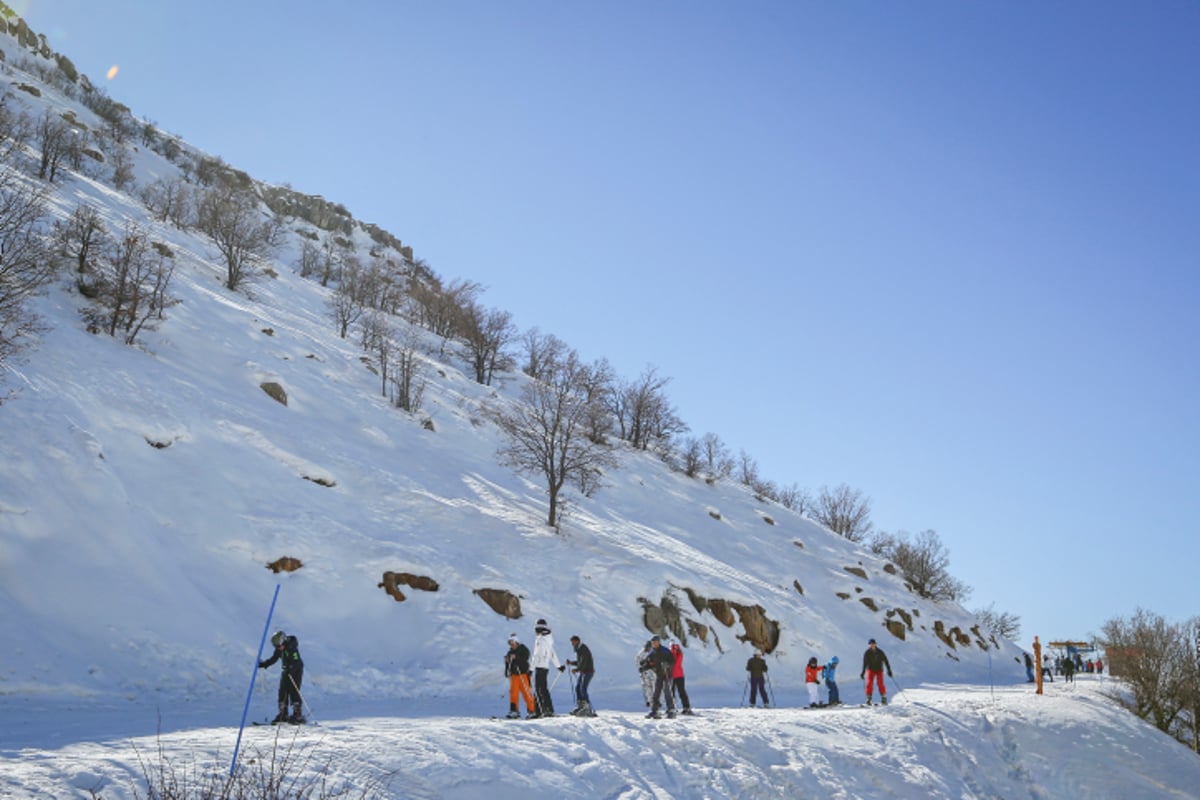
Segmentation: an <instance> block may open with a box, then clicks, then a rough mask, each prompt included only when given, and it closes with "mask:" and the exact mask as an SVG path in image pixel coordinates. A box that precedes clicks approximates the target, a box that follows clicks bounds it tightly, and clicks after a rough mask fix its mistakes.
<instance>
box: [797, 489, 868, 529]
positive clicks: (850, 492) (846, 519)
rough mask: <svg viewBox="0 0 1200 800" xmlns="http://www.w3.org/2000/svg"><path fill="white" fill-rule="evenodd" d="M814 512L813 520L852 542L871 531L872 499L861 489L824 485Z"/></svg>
mask: <svg viewBox="0 0 1200 800" xmlns="http://www.w3.org/2000/svg"><path fill="white" fill-rule="evenodd" d="M812 512H813V513H812V519H814V520H816V521H817V522H819V523H821V524H822V525H824V526H825V527H826V528H829V530H831V531H833V532H834V533H836V534H838V535H839V536H845V537H846V538H847V539H849V540H850V541H852V542H861V541H862V540H863V539H865V538H866V537H867V535H868V534H869V533H870V532H871V501H870V500H869V499H867V498H865V497H863V493H862V490H861V489H851V488H850V487H849V486H847V485H846V484H844V483H843V484H842V485H840V486H838V487H837V488H836V489H832V490H831V489H830V488H829V487H828V486H822V487H821V492H820V494H818V495H817V500H816V503H815V504H814V506H813V509H812Z"/></svg>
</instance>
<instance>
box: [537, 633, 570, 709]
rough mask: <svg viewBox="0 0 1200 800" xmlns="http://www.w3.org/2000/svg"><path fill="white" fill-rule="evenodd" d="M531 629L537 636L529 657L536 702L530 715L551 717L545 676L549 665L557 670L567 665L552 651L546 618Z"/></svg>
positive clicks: (547, 673) (550, 700)
mask: <svg viewBox="0 0 1200 800" xmlns="http://www.w3.org/2000/svg"><path fill="white" fill-rule="evenodd" d="M533 631H534V633H536V634H537V638H536V639H534V641H533V657H532V658H531V659H530V665H531V666H532V667H533V685H534V690H533V696H534V702H535V703H537V711H536V713H535V714H533V715H531V716H533V717H553V716H554V700H553V699H552V698H551V697H550V686H549V685H548V683H547V682H546V677H547V676H548V675H549V674H550V666H551V665H554V666H555V667H557V668H558V671H559V672H562V671H563V670H565V669H566V668H567V666H566V665H565V664H563V663H562V662H560V661H559V660H558V653H556V652H555V651H554V634H553V633H551V632H550V628H549V626H547V625H546V620H544V619H539V620H538V621H537V625H536V626H534V629H533Z"/></svg>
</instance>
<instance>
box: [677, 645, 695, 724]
mask: <svg viewBox="0 0 1200 800" xmlns="http://www.w3.org/2000/svg"><path fill="white" fill-rule="evenodd" d="M671 655H673V656H675V667H674V669H673V670H672V671H671V687H672V689H673V691H674V692H675V693H676V694H678V695H679V702H680V703H681V704H682V705H683V709H682V710H681V711H680V712H679V713H680V714H689V715H690V714H693V713H695V712H693V711H692V701H691V700H689V699H688V693H687V687H686V686H685V685H684V683H685V679H684V677H683V648H682V647H681V646H680V645H679V642H674V643H672V645H671Z"/></svg>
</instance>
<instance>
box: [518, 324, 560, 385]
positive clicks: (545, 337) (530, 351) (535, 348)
mask: <svg viewBox="0 0 1200 800" xmlns="http://www.w3.org/2000/svg"><path fill="white" fill-rule="evenodd" d="M521 343H522V344H523V345H524V346H525V366H523V367H521V371H522V372H524V373H525V374H526V375H528V376H529V377H531V378H533V379H535V380H541V379H542V376H543V374H544V373H545V371H546V370H548V369H550V368H551V366H552V365H553V364H555V363H557V361H558V360H559V359H560V358H561V357H562V355H563V354H564V353H566V352H567V350H568V348H567V343H566V342H564V341H563V340H562V339H559V338H558V337H557V336H555V335H554V334H552V333H542V332H541V331H539V330H538V329H537V328H530V329H529V330H528V331H526V332H525V335H524V336H522V337H521Z"/></svg>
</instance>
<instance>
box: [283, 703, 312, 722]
mask: <svg viewBox="0 0 1200 800" xmlns="http://www.w3.org/2000/svg"><path fill="white" fill-rule="evenodd" d="M302 710H303V709H302V708H301V707H300V704H299V703H292V715H291V716H290V717H288V718H287V721H288V722H290V723H291V724H292V725H303V724H304V723H305V722H307V721H308V720H306V719H305V718H304V714H302V713H301V711H302Z"/></svg>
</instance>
